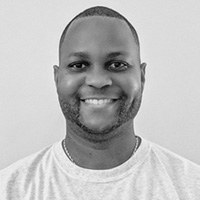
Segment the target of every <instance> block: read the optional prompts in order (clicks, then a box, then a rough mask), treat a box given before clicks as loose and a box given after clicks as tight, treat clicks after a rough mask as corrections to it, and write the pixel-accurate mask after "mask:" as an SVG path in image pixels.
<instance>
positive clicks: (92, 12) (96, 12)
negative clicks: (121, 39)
mask: <svg viewBox="0 0 200 200" xmlns="http://www.w3.org/2000/svg"><path fill="white" fill-rule="evenodd" d="M90 16H105V17H114V18H118V19H121V20H124V21H125V22H126V23H127V24H128V26H129V27H130V29H131V32H132V34H133V37H134V39H135V42H136V44H137V45H138V47H139V46H140V44H139V38H138V34H137V32H136V30H135V28H134V27H133V26H132V24H131V23H130V22H129V21H128V20H127V19H126V18H125V17H124V16H122V15H121V14H120V13H118V12H117V11H115V10H112V9H110V8H107V7H104V6H95V7H91V8H88V9H86V10H84V11H83V12H81V13H79V14H78V15H76V16H75V17H74V18H73V19H72V20H71V21H70V22H69V23H68V24H67V26H66V27H65V29H64V31H63V32H62V35H61V37H60V43H59V55H60V51H61V47H62V43H63V41H64V38H65V35H66V32H67V30H68V28H69V26H70V24H71V23H72V22H73V21H74V20H76V19H79V18H83V17H90Z"/></svg>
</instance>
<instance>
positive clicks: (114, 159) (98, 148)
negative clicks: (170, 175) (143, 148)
mask: <svg viewBox="0 0 200 200" xmlns="http://www.w3.org/2000/svg"><path fill="white" fill-rule="evenodd" d="M121 131H122V130H121ZM63 143H65V148H66V149H67V153H66V155H67V156H68V157H69V159H70V160H71V162H74V164H76V165H78V166H80V167H83V168H87V169H97V170H100V169H102V170H103V169H110V168H113V167H117V166H119V165H121V164H122V163H124V162H125V161H127V160H128V159H129V158H130V157H131V156H132V155H133V154H134V151H135V150H136V149H137V148H138V146H139V143H140V140H139V139H138V138H137V137H135V135H134V132H133V130H132V131H131V132H129V131H128V129H126V132H124V131H123V132H121V133H120V134H118V137H114V138H113V139H112V140H109V141H105V142H101V143H98V144H95V143H92V142H89V141H87V140H84V139H83V138H81V137H79V136H78V135H77V134H74V133H71V131H70V130H69V129H68V133H67V135H66V138H65V140H64V142H63ZM63 146H64V145H63ZM65 152H66V150H65Z"/></svg>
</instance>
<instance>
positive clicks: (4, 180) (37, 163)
mask: <svg viewBox="0 0 200 200" xmlns="http://www.w3.org/2000/svg"><path fill="white" fill-rule="evenodd" d="M53 146H54V145H51V146H48V147H45V148H43V149H42V150H40V151H38V152H36V153H34V154H31V155H29V156H27V157H25V158H23V159H21V160H19V161H17V162H15V163H13V164H12V165H10V166H8V167H7V168H5V169H3V170H1V171H0V185H1V188H0V193H1V194H0V196H1V195H4V194H10V195H19V194H21V195H22V193H23V191H24V187H27V186H28V185H29V183H30V180H31V179H33V178H35V176H36V174H37V173H38V171H41V170H42V171H45V168H46V167H47V166H48V162H51V159H52V157H53V151H52V150H53ZM12 193H13V194H12ZM20 197H21V196H20Z"/></svg>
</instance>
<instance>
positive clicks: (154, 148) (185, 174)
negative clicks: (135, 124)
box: [150, 142, 200, 195]
mask: <svg viewBox="0 0 200 200" xmlns="http://www.w3.org/2000/svg"><path fill="white" fill-rule="evenodd" d="M150 146H151V150H150V157H151V163H153V165H154V167H155V169H156V168H159V171H160V174H162V175H163V176H164V177H165V179H168V180H170V182H171V183H173V185H174V187H176V188H177V190H180V189H181V188H182V189H184V191H186V190H187V191H188V193H190V194H191V195H192V194H198V195H200V166H199V165H198V164H196V163H194V162H192V161H190V160H188V159H186V158H184V157H182V156H180V155H178V154H176V153H174V152H172V151H170V150H168V149H166V148H164V147H161V146H159V145H157V144H154V143H151V142H150Z"/></svg>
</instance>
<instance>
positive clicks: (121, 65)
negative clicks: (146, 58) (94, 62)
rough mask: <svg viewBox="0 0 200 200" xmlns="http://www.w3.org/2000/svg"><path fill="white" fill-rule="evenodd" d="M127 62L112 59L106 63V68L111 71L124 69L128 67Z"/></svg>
mask: <svg viewBox="0 0 200 200" xmlns="http://www.w3.org/2000/svg"><path fill="white" fill-rule="evenodd" d="M128 66H129V65H128V64H127V63H125V62H121V61H114V62H110V63H109V64H108V69H109V70H111V71H125V70H126V69H127V68H128Z"/></svg>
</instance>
